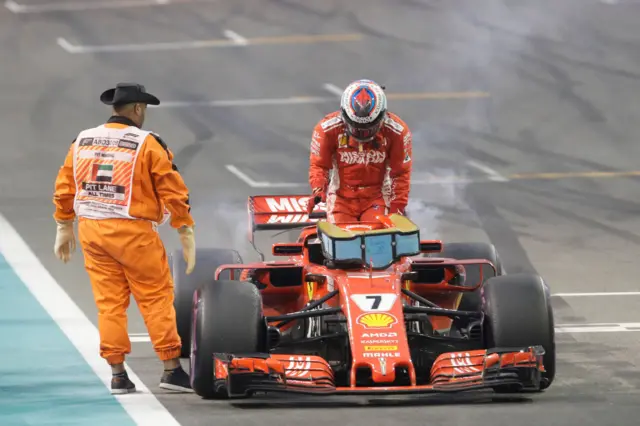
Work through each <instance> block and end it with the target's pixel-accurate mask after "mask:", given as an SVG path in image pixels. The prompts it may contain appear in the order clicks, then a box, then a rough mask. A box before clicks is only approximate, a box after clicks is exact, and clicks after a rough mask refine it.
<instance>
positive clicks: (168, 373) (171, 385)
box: [160, 366, 193, 393]
mask: <svg viewBox="0 0 640 426" xmlns="http://www.w3.org/2000/svg"><path fill="white" fill-rule="evenodd" d="M160 387H161V388H162V389H168V390H172V391H176V392H188V393H193V389H191V381H190V380H189V375H188V374H187V372H186V371H184V370H183V369H182V366H180V367H178V368H176V369H175V370H164V374H163V375H162V378H161V379H160Z"/></svg>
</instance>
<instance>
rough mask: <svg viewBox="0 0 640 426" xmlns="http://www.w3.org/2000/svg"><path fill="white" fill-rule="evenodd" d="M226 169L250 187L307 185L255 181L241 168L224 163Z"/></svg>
mask: <svg viewBox="0 0 640 426" xmlns="http://www.w3.org/2000/svg"><path fill="white" fill-rule="evenodd" d="M225 167H226V168H227V170H229V171H230V172H231V173H233V174H234V175H235V176H236V177H237V178H238V179H240V180H241V181H243V182H244V183H246V184H247V185H249V186H250V187H252V188H289V187H297V186H308V184H306V183H288V182H257V181H255V180H253V179H251V178H250V177H249V176H247V175H246V174H245V173H244V172H243V171H242V170H240V169H238V168H237V167H236V166H234V165H233V164H227V165H225Z"/></svg>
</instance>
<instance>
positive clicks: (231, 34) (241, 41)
mask: <svg viewBox="0 0 640 426" xmlns="http://www.w3.org/2000/svg"><path fill="white" fill-rule="evenodd" d="M223 34H224V36H225V37H226V38H228V39H229V40H232V41H233V42H234V43H235V44H238V45H240V46H246V45H247V44H249V40H247V39H246V38H244V37H242V36H241V35H240V34H238V33H237V32H235V31H231V30H224V32H223Z"/></svg>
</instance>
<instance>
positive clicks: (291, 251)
mask: <svg viewBox="0 0 640 426" xmlns="http://www.w3.org/2000/svg"><path fill="white" fill-rule="evenodd" d="M303 247H304V245H303V244H302V243H278V244H274V245H273V246H272V249H271V252H272V253H273V255H274V256H295V255H297V254H302V250H303Z"/></svg>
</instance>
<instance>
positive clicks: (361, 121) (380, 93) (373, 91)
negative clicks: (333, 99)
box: [340, 80, 387, 143]
mask: <svg viewBox="0 0 640 426" xmlns="http://www.w3.org/2000/svg"><path fill="white" fill-rule="evenodd" d="M340 111H341V113H342V121H343V122H344V124H345V128H346V131H347V135H348V136H351V137H352V138H354V139H355V140H356V141H358V142H360V143H363V142H370V141H372V140H373V139H374V138H375V136H376V134H377V133H378V131H379V130H380V127H381V126H382V121H383V120H384V118H385V117H386V115H387V97H386V95H385V94H384V89H383V88H382V87H381V86H380V85H379V84H377V83H375V82H374V81H371V80H356V81H354V82H353V83H351V84H349V85H348V86H347V88H346V89H345V90H344V92H343V93H342V99H341V101H340Z"/></svg>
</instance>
